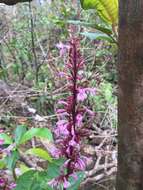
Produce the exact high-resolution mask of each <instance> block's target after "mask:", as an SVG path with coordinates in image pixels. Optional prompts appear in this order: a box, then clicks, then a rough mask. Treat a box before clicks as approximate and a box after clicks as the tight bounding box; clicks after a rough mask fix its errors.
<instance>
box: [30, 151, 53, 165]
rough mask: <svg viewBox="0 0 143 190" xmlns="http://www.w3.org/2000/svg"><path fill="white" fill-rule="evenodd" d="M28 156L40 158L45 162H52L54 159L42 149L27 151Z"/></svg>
mask: <svg viewBox="0 0 143 190" xmlns="http://www.w3.org/2000/svg"><path fill="white" fill-rule="evenodd" d="M26 154H30V155H34V156H38V157H40V158H42V159H44V160H47V161H49V162H52V157H51V156H50V155H49V154H48V152H47V151H45V150H43V149H41V148H31V149H29V150H27V151H26Z"/></svg>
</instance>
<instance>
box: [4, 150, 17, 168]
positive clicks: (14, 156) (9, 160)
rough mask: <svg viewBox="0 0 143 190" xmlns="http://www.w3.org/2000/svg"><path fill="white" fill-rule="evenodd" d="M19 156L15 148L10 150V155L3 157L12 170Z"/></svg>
mask: <svg viewBox="0 0 143 190" xmlns="http://www.w3.org/2000/svg"><path fill="white" fill-rule="evenodd" d="M19 158H20V156H19V152H18V151H16V150H15V151H13V152H11V153H10V155H8V156H7V157H6V158H5V160H6V163H7V167H8V169H9V170H13V169H14V168H15V165H16V162H17V160H18V159H19Z"/></svg>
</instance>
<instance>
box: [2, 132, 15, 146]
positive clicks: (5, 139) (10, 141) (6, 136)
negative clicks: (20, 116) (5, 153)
mask: <svg viewBox="0 0 143 190" xmlns="http://www.w3.org/2000/svg"><path fill="white" fill-rule="evenodd" d="M0 139H3V140H4V144H12V142H13V141H12V139H11V137H10V136H8V135H7V134H5V133H1V134H0Z"/></svg>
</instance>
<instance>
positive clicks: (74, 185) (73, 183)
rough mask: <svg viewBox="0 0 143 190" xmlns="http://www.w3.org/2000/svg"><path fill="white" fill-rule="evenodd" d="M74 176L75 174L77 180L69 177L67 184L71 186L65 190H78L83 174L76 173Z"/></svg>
mask: <svg viewBox="0 0 143 190" xmlns="http://www.w3.org/2000/svg"><path fill="white" fill-rule="evenodd" d="M76 174H77V177H78V180H77V181H75V179H74V178H73V177H70V179H69V182H70V184H71V186H70V187H69V188H68V189H67V190H77V189H78V188H79V186H80V184H81V182H82V181H83V179H84V176H85V174H84V172H78V173H76Z"/></svg>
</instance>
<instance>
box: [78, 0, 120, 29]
mask: <svg viewBox="0 0 143 190" xmlns="http://www.w3.org/2000/svg"><path fill="white" fill-rule="evenodd" d="M81 5H82V7H83V8H84V9H96V10H97V12H98V14H99V16H100V17H101V18H102V19H103V20H104V21H105V22H107V23H109V24H112V25H116V24H117V23H118V0H106V1H105V0H81Z"/></svg>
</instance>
